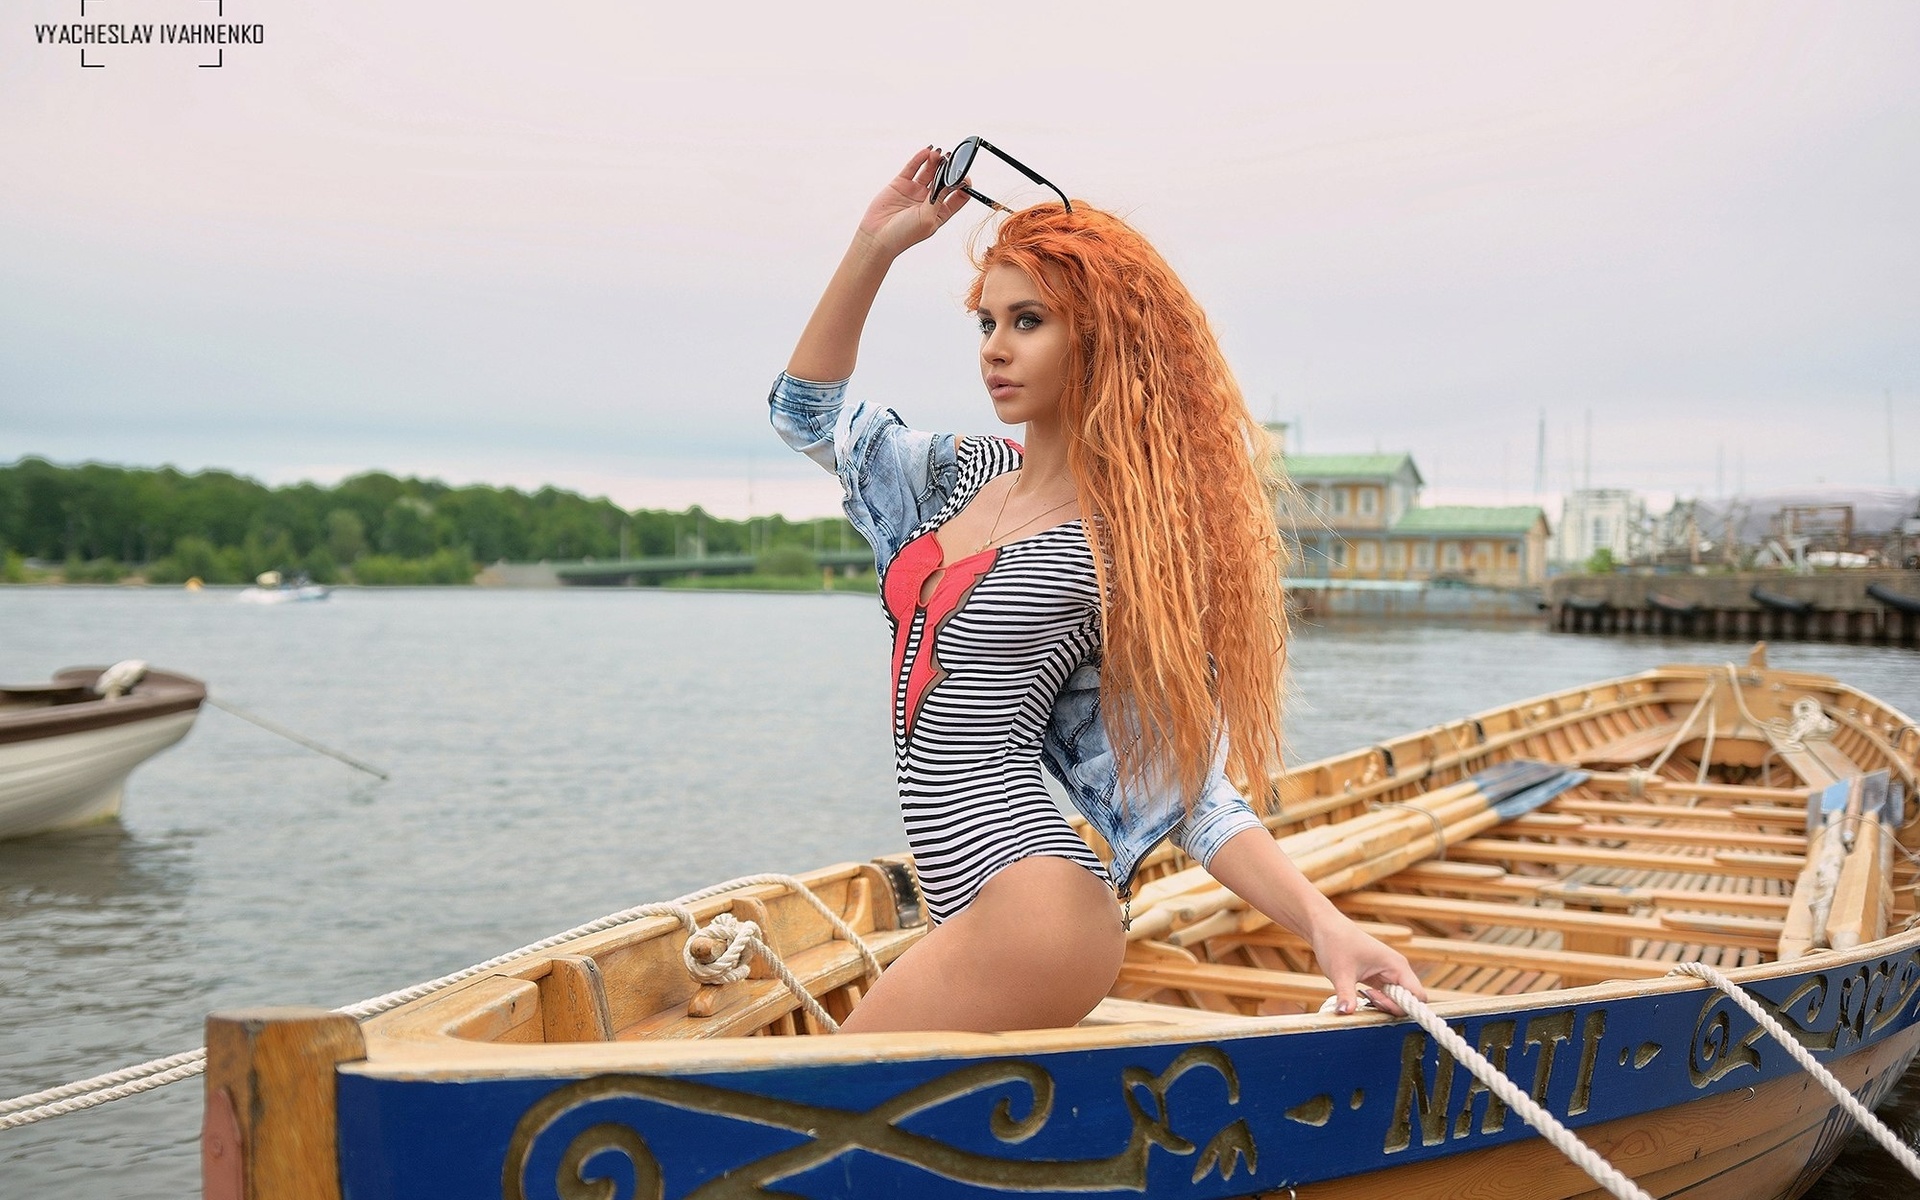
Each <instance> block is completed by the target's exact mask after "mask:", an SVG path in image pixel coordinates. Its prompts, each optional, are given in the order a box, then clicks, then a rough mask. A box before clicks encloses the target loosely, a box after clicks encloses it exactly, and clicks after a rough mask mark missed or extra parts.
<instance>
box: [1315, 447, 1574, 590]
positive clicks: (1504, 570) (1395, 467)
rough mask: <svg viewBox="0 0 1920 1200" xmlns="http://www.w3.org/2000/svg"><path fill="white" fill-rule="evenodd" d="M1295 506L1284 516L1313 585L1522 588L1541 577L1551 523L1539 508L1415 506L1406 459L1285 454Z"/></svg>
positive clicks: (1413, 471) (1416, 489) (1412, 469)
mask: <svg viewBox="0 0 1920 1200" xmlns="http://www.w3.org/2000/svg"><path fill="white" fill-rule="evenodd" d="M1282 461H1283V462H1284V463H1285V466H1286V470H1287V476H1288V478H1289V479H1291V480H1292V482H1293V486H1294V489H1295V491H1296V492H1297V493H1298V495H1299V498H1300V503H1299V505H1298V509H1299V511H1298V512H1297V513H1293V514H1283V518H1282V526H1283V528H1285V527H1289V526H1290V527H1291V530H1292V532H1293V534H1294V538H1295V540H1296V542H1297V543H1298V549H1299V557H1298V561H1296V563H1295V565H1294V568H1293V572H1292V573H1293V574H1294V575H1296V576H1300V577H1306V578H1319V579H1398V580H1432V579H1448V580H1456V581H1460V582H1466V583H1476V584H1485V585H1490V586H1495V587H1524V586H1531V585H1535V584H1539V583H1541V582H1543V581H1544V580H1545V578H1546V565H1547V536H1548V529H1547V518H1546V514H1545V513H1544V512H1542V511H1541V510H1540V509H1539V508H1538V507H1537V506H1535V505H1531V504H1527V505H1513V506H1500V507H1491V508H1488V507H1479V506H1472V505H1436V506H1431V507H1423V506H1422V505H1421V504H1420V488H1421V486H1422V485H1423V483H1424V481H1423V480H1422V479H1421V477H1420V471H1419V468H1417V467H1416V466H1414V463H1413V456H1412V455H1410V454H1289V455H1286V456H1285V457H1284V458H1283V460H1282Z"/></svg>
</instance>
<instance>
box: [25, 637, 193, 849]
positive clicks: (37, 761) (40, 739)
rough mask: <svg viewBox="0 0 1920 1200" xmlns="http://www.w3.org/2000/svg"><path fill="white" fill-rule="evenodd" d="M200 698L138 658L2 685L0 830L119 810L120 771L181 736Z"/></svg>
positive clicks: (59, 825)
mask: <svg viewBox="0 0 1920 1200" xmlns="http://www.w3.org/2000/svg"><path fill="white" fill-rule="evenodd" d="M206 696H207V688H206V685H205V684H203V683H201V682H200V681H199V680H197V679H190V678H188V677H187V676H185V675H175V674H172V673H169V672H166V671H155V670H150V669H149V668H148V667H147V665H146V664H145V663H143V662H139V661H137V660H128V661H126V662H122V663H116V664H115V665H113V666H111V667H70V668H68V669H67V670H64V671H61V672H59V673H58V674H56V675H55V676H54V677H53V678H52V680H51V681H49V682H47V683H37V684H15V685H0V838H10V837H21V836H24V835H26V834H30V833H44V832H46V831H48V830H52V829H66V828H69V827H72V826H75V825H87V824H91V823H92V822H95V821H104V820H106V819H108V818H110V817H112V816H114V815H116V814H117V813H119V811H120V798H121V795H122V793H123V792H124V791H125V788H126V783H127V776H128V775H129V774H130V773H131V772H132V771H133V769H134V768H135V767H137V766H139V765H140V764H141V763H143V762H145V761H146V760H147V759H149V758H152V757H153V756H154V755H155V754H158V753H159V752H160V751H162V750H164V749H166V748H167V747H168V746H171V745H173V744H174V743H175V742H177V741H179V740H180V739H181V738H183V737H185V736H187V730H189V729H191V728H193V720H194V717H195V716H196V715H198V713H199V711H200V704H201V702H202V701H203V700H205V699H206Z"/></svg>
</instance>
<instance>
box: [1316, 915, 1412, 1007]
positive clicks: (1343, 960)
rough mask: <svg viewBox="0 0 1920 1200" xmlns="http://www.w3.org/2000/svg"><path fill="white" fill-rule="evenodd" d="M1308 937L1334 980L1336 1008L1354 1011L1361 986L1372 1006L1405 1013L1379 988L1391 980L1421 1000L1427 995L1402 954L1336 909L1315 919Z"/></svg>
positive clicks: (1318, 960)
mask: <svg viewBox="0 0 1920 1200" xmlns="http://www.w3.org/2000/svg"><path fill="white" fill-rule="evenodd" d="M1309 940H1310V941H1311V942H1312V943H1313V957H1314V960H1315V961H1316V962H1317V963H1319V965H1320V970H1321V972H1322V973H1323V974H1325V975H1326V977H1327V978H1328V979H1329V980H1330V981H1331V982H1332V983H1333V996H1334V1011H1335V1012H1338V1013H1343V1014H1344V1013H1352V1012H1357V1011H1358V1010H1359V1007H1360V1003H1359V1001H1360V992H1361V991H1362V990H1363V989H1364V990H1365V992H1366V999H1367V1001H1368V1002H1369V1003H1371V1004H1372V1005H1373V1006H1374V1007H1375V1008H1378V1009H1380V1010H1381V1011H1382V1012H1384V1013H1386V1014H1387V1015H1388V1016H1393V1017H1403V1016H1405V1015H1406V1014H1405V1013H1404V1012H1402V1011H1401V1010H1400V1006H1399V1005H1398V1004H1395V1003H1394V1002H1393V1001H1392V1000H1390V999H1388V998H1387V994H1386V993H1385V992H1384V991H1381V990H1380V989H1381V988H1384V987H1386V985H1387V984H1390V983H1397V984H1399V985H1400V986H1401V987H1403V988H1405V989H1407V990H1408V991H1409V992H1412V993H1413V994H1414V995H1415V996H1416V997H1418V998H1419V999H1421V1000H1425V999H1426V998H1427V989H1426V988H1425V987H1423V986H1421V983H1420V977H1419V976H1418V975H1416V974H1414V971H1413V964H1411V963H1409V962H1408V961H1407V958H1406V956H1405V955H1404V954H1401V953H1400V952H1399V951H1398V950H1395V949H1394V948H1393V947H1391V946H1389V945H1387V944H1386V943H1385V942H1382V941H1380V940H1379V939H1378V938H1375V937H1373V936H1372V935H1370V934H1368V933H1367V932H1366V931H1365V930H1363V929H1361V928H1360V927H1359V926H1358V925H1355V924H1354V923H1353V921H1352V920H1350V919H1349V918H1348V917H1347V916H1346V914H1345V913H1342V912H1339V911H1338V910H1337V909H1336V910H1334V914H1333V915H1332V916H1331V917H1327V918H1325V919H1322V920H1320V921H1318V922H1316V923H1315V925H1314V928H1313V931H1312V935H1311V937H1310V939H1309ZM1368 984H1371V985H1373V986H1371V987H1367V986H1366V985H1368Z"/></svg>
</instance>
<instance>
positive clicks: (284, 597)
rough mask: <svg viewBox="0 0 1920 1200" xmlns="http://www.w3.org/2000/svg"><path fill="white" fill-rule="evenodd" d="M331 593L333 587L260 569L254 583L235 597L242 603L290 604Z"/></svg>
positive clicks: (321, 598) (322, 597) (322, 598)
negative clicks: (286, 577)
mask: <svg viewBox="0 0 1920 1200" xmlns="http://www.w3.org/2000/svg"><path fill="white" fill-rule="evenodd" d="M332 594H333V589H332V588H330V587H327V586H326V585H324V584H319V583H308V582H306V581H305V580H304V579H293V580H287V579H282V578H281V577H280V572H278V571H262V572H260V574H259V575H258V576H256V577H255V579H254V585H253V586H252V587H250V588H246V589H244V590H242V591H241V593H240V595H239V596H238V597H237V599H238V600H239V601H240V603H242V604H291V603H294V602H296V601H301V600H325V599H326V598H327V597H328V596H330V595H332Z"/></svg>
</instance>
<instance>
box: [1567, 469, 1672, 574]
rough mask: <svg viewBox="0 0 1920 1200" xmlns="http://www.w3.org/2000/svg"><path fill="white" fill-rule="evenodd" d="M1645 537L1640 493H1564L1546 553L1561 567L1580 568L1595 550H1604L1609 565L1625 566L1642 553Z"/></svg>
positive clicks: (1610, 490) (1597, 490)
mask: <svg viewBox="0 0 1920 1200" xmlns="http://www.w3.org/2000/svg"><path fill="white" fill-rule="evenodd" d="M1647 535H1648V524H1647V503H1646V501H1645V500H1644V499H1643V498H1642V497H1641V495H1640V493H1638V492H1632V491H1628V490H1626V489H1625V488H1582V489H1580V490H1578V491H1573V492H1569V493H1567V498H1566V505H1565V507H1564V508H1562V509H1561V511H1560V522H1559V524H1558V525H1557V526H1556V527H1555V529H1554V533H1553V548H1552V550H1551V551H1550V553H1551V554H1552V557H1553V561H1555V562H1556V563H1559V564H1560V565H1561V566H1563V567H1578V566H1582V565H1584V564H1585V563H1586V562H1587V560H1589V559H1591V558H1592V557H1593V554H1594V551H1596V550H1607V551H1609V552H1611V553H1612V555H1613V561H1615V562H1617V563H1626V562H1631V561H1632V560H1633V558H1634V556H1635V555H1636V554H1639V553H1640V552H1641V551H1642V549H1643V548H1644V543H1645V542H1646V539H1647Z"/></svg>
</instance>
